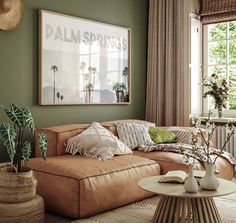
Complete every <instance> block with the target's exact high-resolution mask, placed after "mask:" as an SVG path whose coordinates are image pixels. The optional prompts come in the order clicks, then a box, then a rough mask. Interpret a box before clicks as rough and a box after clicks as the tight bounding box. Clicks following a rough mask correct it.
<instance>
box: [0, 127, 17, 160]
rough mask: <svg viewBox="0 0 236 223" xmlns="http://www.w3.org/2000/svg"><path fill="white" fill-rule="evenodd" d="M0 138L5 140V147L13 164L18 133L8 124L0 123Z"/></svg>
mask: <svg viewBox="0 0 236 223" xmlns="http://www.w3.org/2000/svg"><path fill="white" fill-rule="evenodd" d="M0 138H1V139H2V140H3V145H4V146H6V148H7V153H8V155H9V157H10V160H11V162H13V159H14V155H15V153H16V149H15V138H16V131H15V129H14V128H13V127H12V126H10V125H9V124H8V123H0Z"/></svg>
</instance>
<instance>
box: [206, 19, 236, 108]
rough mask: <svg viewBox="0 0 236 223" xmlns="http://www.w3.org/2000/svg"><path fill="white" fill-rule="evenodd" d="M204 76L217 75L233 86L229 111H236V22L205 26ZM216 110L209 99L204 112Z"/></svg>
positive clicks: (228, 106) (228, 105)
mask: <svg viewBox="0 0 236 223" xmlns="http://www.w3.org/2000/svg"><path fill="white" fill-rule="evenodd" d="M203 52H204V74H203V75H204V76H206V75H208V76H210V75H211V74H213V73H215V74H218V75H219V76H221V77H224V78H226V79H227V80H228V81H230V82H231V84H232V90H231V91H230V93H229V102H228V104H227V110H228V111H230V110H236V21H232V22H226V23H216V24H211V25H206V26H204V47H203ZM208 109H211V110H213V109H214V104H213V101H211V100H210V99H208V100H207V101H206V102H205V104H204V111H206V110H208Z"/></svg>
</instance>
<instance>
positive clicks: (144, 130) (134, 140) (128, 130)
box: [116, 122, 154, 149]
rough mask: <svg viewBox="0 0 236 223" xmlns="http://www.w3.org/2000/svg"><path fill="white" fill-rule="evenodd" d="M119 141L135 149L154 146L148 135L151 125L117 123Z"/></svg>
mask: <svg viewBox="0 0 236 223" xmlns="http://www.w3.org/2000/svg"><path fill="white" fill-rule="evenodd" d="M116 128H117V132H118V136H119V139H120V140H121V141H122V142H124V143H125V144H126V145H128V146H129V147H130V148H131V149H135V148H137V147H139V146H142V145H153V144H154V143H153V141H152V139H151V137H150V135H149V133H148V128H149V124H148V123H147V122H144V123H139V124H137V123H116Z"/></svg>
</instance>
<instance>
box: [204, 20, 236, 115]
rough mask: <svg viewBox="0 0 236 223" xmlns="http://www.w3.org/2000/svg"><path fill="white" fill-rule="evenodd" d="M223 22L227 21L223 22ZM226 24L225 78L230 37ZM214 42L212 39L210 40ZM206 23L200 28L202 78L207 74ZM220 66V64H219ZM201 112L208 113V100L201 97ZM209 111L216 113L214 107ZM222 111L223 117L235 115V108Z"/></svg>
mask: <svg viewBox="0 0 236 223" xmlns="http://www.w3.org/2000/svg"><path fill="white" fill-rule="evenodd" d="M225 23H229V22H225ZM228 35H229V34H228V25H227V31H226V39H225V41H226V44H227V58H226V64H225V66H226V74H227V79H228V78H229V75H228V72H229V71H228V66H230V64H229V63H228V62H229V49H228V48H229V47H228V46H229V45H228V43H229V41H230V40H231V39H229V38H228V37H229V36H228ZM212 42H214V41H212ZM208 66H209V65H208V25H203V28H202V79H203V78H204V77H205V76H206V75H207V74H208ZM212 66H214V64H213V65H212ZM219 66H220V64H219ZM203 94H204V87H203V88H202V96H203ZM202 108H203V109H202V113H203V116H207V114H208V111H209V109H208V100H207V99H204V98H202ZM211 111H212V112H213V115H216V116H217V114H218V113H217V110H216V109H211ZM223 112H224V117H226V118H227V117H228V118H229V117H235V116H236V109H224V110H223Z"/></svg>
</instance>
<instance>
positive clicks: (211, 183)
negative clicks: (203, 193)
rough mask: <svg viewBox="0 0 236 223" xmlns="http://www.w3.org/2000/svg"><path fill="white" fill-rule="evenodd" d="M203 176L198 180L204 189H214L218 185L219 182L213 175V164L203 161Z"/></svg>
mask: <svg viewBox="0 0 236 223" xmlns="http://www.w3.org/2000/svg"><path fill="white" fill-rule="evenodd" d="M204 166H205V170H206V173H205V176H204V177H203V178H202V179H201V180H200V186H201V188H202V189H205V190H216V189H217V188H218V187H219V186H220V182H219V180H218V179H217V177H216V175H215V164H214V163H205V164H204Z"/></svg>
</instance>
